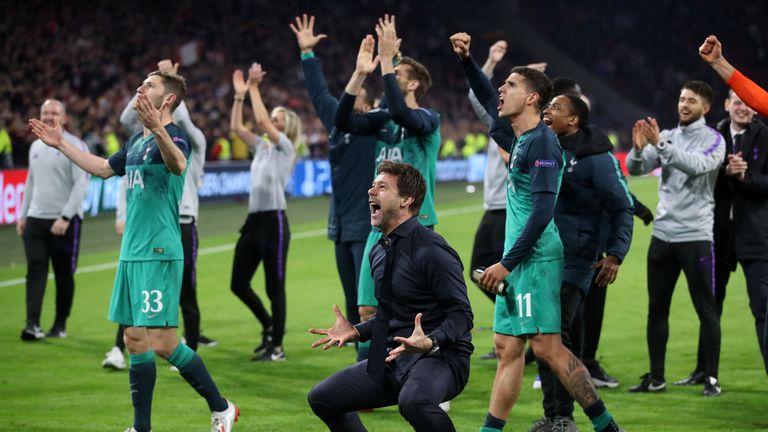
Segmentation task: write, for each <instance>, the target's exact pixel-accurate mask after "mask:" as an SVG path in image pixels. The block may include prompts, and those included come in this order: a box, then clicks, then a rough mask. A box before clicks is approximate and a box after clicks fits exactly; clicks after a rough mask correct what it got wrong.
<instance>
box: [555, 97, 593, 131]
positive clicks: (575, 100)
mask: <svg viewBox="0 0 768 432" xmlns="http://www.w3.org/2000/svg"><path fill="white" fill-rule="evenodd" d="M558 96H565V97H567V98H568V100H569V101H570V102H571V107H572V108H573V114H574V115H576V116H577V117H578V118H579V129H584V128H586V127H587V124H588V123H589V107H588V106H587V104H586V103H585V102H584V101H583V100H581V97H579V96H578V95H576V94H574V93H565V94H562V95H558Z"/></svg>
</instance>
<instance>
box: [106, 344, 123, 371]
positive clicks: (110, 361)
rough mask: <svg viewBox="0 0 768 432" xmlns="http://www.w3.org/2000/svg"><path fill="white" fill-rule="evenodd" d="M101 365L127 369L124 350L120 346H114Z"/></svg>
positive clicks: (109, 367)
mask: <svg viewBox="0 0 768 432" xmlns="http://www.w3.org/2000/svg"><path fill="white" fill-rule="evenodd" d="M101 367H103V368H108V369H115V370H123V369H125V357H124V356H123V351H122V350H121V349H120V348H118V347H112V349H111V350H109V351H107V355H106V356H105V357H104V361H102V362H101Z"/></svg>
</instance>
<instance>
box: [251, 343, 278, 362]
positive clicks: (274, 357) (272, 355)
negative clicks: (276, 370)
mask: <svg viewBox="0 0 768 432" xmlns="http://www.w3.org/2000/svg"><path fill="white" fill-rule="evenodd" d="M251 361H285V351H283V349H282V348H280V347H272V346H270V347H268V348H267V349H266V351H264V352H262V353H261V354H259V355H257V356H254V357H253V358H252V359H251Z"/></svg>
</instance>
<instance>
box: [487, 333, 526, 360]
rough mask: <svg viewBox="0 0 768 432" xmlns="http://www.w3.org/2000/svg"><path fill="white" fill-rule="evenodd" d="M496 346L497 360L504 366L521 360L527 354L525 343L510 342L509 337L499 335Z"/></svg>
mask: <svg viewBox="0 0 768 432" xmlns="http://www.w3.org/2000/svg"><path fill="white" fill-rule="evenodd" d="M494 346H495V349H496V358H497V359H498V361H499V362H500V363H503V364H507V363H513V362H514V361H515V360H517V359H519V358H521V357H522V356H523V353H524V352H525V344H524V343H516V341H514V340H510V338H509V337H505V336H501V335H497V337H495V338H494Z"/></svg>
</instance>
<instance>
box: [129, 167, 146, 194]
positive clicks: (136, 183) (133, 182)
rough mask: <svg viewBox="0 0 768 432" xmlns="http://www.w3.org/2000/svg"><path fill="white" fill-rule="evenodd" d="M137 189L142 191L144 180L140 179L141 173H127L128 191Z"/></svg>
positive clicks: (134, 171)
mask: <svg viewBox="0 0 768 432" xmlns="http://www.w3.org/2000/svg"><path fill="white" fill-rule="evenodd" d="M137 187H140V188H142V189H144V180H143V179H142V178H141V171H139V170H133V171H128V189H134V188H137Z"/></svg>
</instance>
